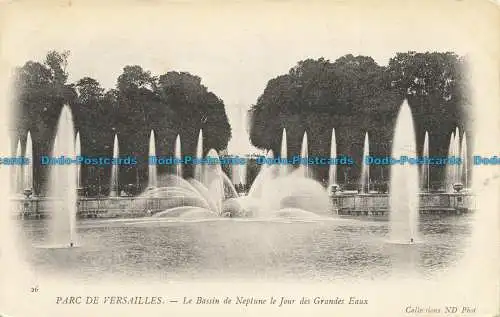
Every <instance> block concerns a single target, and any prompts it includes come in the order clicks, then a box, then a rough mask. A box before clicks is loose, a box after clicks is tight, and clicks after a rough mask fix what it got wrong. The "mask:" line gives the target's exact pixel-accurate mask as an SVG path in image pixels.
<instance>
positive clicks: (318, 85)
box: [249, 52, 472, 182]
mask: <svg viewBox="0 0 500 317" xmlns="http://www.w3.org/2000/svg"><path fill="white" fill-rule="evenodd" d="M465 67H466V58H465V57H463V56H458V55H457V54H455V53H453V52H423V53H422V52H406V53H397V54H396V55H395V56H394V57H392V58H391V59H390V60H389V63H388V65H387V66H380V65H378V64H377V63H376V62H375V61H374V60H373V58H371V57H369V56H353V55H351V54H349V55H345V56H342V57H340V58H338V59H337V60H335V61H333V62H331V61H329V60H326V59H324V58H319V59H307V60H303V61H300V62H298V63H297V65H296V66H294V67H292V68H291V69H290V70H289V72H288V73H287V74H283V75H280V76H277V77H275V78H273V79H271V80H269V82H268V83H267V86H266V88H265V90H264V92H263V93H262V95H261V96H260V97H259V98H258V100H257V102H256V104H254V105H252V107H251V109H250V113H249V114H250V116H251V118H252V120H251V133H250V139H251V142H252V144H253V145H255V146H256V147H258V148H262V149H272V150H273V152H274V153H279V151H280V146H281V135H282V129H283V128H286V130H287V141H288V151H289V155H299V154H300V148H301V142H302V137H303V134H304V132H305V131H307V134H308V141H309V155H318V156H329V155H330V139H331V131H332V128H335V129H336V139H337V153H339V154H343V155H348V156H351V157H352V158H354V160H355V162H356V163H357V164H355V165H354V166H340V167H339V176H338V178H339V181H340V182H344V181H346V180H347V181H348V182H357V180H358V179H359V175H360V172H361V164H360V163H361V159H362V153H363V141H364V135H365V133H366V132H368V133H369V137H370V154H371V155H381V156H389V155H390V152H391V145H392V138H393V131H394V125H395V119H396V116H397V113H398V110H399V107H400V105H401V104H402V102H403V100H404V99H405V98H406V99H407V100H408V102H409V105H410V108H411V110H412V114H413V116H414V122H415V129H416V137H417V147H418V153H416V155H421V153H422V146H423V142H424V135H425V132H426V131H428V132H429V138H430V153H429V154H430V155H431V156H445V155H447V150H448V144H449V138H450V135H451V133H452V132H453V131H454V130H455V127H457V126H458V127H459V128H460V129H461V131H464V130H466V131H467V134H468V135H469V136H470V135H471V133H470V132H471V131H470V127H469V124H468V123H469V121H468V120H467V119H468V118H469V115H470V108H471V103H470V100H469V93H468V89H469V88H468V82H467V72H466V70H465ZM471 143H472V142H468V144H471ZM315 172H316V178H317V179H320V180H324V179H327V178H328V176H327V175H328V167H322V168H316V167H315ZM389 173H390V168H389V167H375V168H372V171H371V176H372V179H373V180H380V181H383V180H387V179H388V177H389ZM431 174H432V175H431V177H432V179H431V181H432V182H440V181H441V180H442V177H443V171H442V169H441V168H438V167H431Z"/></svg>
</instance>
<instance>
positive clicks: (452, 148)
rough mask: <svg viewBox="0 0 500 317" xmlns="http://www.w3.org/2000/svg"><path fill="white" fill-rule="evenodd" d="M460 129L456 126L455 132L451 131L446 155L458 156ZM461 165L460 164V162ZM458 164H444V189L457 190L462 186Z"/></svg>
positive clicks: (459, 154)
mask: <svg viewBox="0 0 500 317" xmlns="http://www.w3.org/2000/svg"><path fill="white" fill-rule="evenodd" d="M460 156H461V151H460V130H459V129H458V127H457V128H456V129H455V132H453V133H452V135H451V137H450V145H449V147H448V157H454V158H460ZM460 165H461V164H460ZM460 165H459V164H453V163H449V164H447V165H446V176H445V177H446V178H445V184H446V191H448V192H453V191H456V192H459V191H460V190H461V189H462V188H463V184H462V183H461V174H460V172H461V170H462V169H461V167H460Z"/></svg>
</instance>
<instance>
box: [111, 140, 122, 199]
mask: <svg viewBox="0 0 500 317" xmlns="http://www.w3.org/2000/svg"><path fill="white" fill-rule="evenodd" d="M118 155H119V145H118V135H117V134H115V138H114V141H113V159H115V160H116V159H118ZM118 175H119V174H118V164H113V165H112V166H111V191H110V193H109V196H110V197H117V196H118V191H119V189H120V186H119V182H118Z"/></svg>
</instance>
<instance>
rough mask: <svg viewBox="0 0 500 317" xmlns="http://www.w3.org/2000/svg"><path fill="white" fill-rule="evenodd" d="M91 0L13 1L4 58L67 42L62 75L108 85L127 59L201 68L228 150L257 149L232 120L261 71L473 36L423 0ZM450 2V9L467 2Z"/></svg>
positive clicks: (261, 81) (265, 74)
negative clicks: (219, 102)
mask: <svg viewBox="0 0 500 317" xmlns="http://www.w3.org/2000/svg"><path fill="white" fill-rule="evenodd" d="M127 2H128V1H124V2H122V3H127ZM444 2H446V1H444ZM444 2H443V3H444ZM91 3H93V2H92V1H90V0H89V1H88V2H80V1H73V2H72V5H71V6H63V5H60V6H56V7H54V8H51V9H50V10H49V9H48V8H41V7H39V8H31V10H22V8H15V7H13V8H12V9H11V11H10V12H9V13H8V15H7V18H6V19H4V27H3V29H2V31H3V32H2V36H3V39H2V41H1V43H2V44H3V45H2V46H1V47H0V49H1V53H2V55H1V56H2V57H3V59H4V61H5V60H6V61H8V64H9V65H11V66H14V65H22V64H24V63H25V62H26V61H27V60H38V61H42V60H43V58H44V56H45V54H46V53H47V52H48V51H49V50H52V49H55V50H61V51H62V50H70V51H71V55H70V58H69V65H68V72H69V74H70V77H69V80H70V81H77V80H78V79H80V78H82V77H84V76H90V77H93V78H95V79H97V80H98V81H99V82H100V83H101V85H102V86H104V87H105V88H112V87H114V86H115V84H116V79H117V77H118V76H119V74H120V73H121V72H122V69H123V67H124V66H125V65H141V66H142V67H143V68H144V69H146V70H149V71H151V72H152V73H153V74H155V75H158V74H162V73H165V72H168V71H187V72H190V73H192V74H194V75H197V76H200V77H201V78H202V83H203V84H204V85H205V86H207V87H208V89H209V90H210V91H212V92H214V93H215V94H217V95H218V96H219V97H221V98H222V99H223V101H224V103H225V105H226V112H227V114H228V117H229V119H230V123H231V126H232V127H233V139H232V140H231V141H230V144H229V152H230V153H234V152H242V153H245V152H255V151H256V149H255V148H253V147H252V146H251V144H250V142H249V141H248V136H247V135H246V134H245V132H244V129H242V128H238V126H240V125H242V121H243V119H242V112H243V113H244V112H246V110H248V108H249V107H250V106H251V105H252V104H254V103H255V102H256V100H257V98H258V97H259V96H260V95H261V94H262V92H263V90H264V88H265V86H266V84H267V82H268V80H270V79H272V78H274V77H276V76H279V75H281V74H284V73H287V72H288V70H289V69H290V68H291V67H293V66H294V65H296V63H297V62H298V61H300V60H303V59H306V58H319V57H324V58H326V59H330V60H332V61H333V60H335V59H337V58H338V57H340V56H343V55H345V54H353V55H369V56H371V57H373V58H374V59H375V61H376V62H377V63H379V64H381V65H385V64H387V62H388V60H389V59H390V58H391V57H392V56H394V54H395V52H405V51H409V50H416V51H428V50H431V51H455V52H457V53H458V54H465V53H466V52H467V51H468V47H470V43H471V42H470V40H469V38H472V37H473V36H474V33H473V32H472V30H469V29H466V28H462V27H461V26H460V23H459V22H460V15H458V16H454V15H453V14H452V12H451V11H450V10H449V8H448V10H447V11H443V10H444V9H445V8H439V7H436V6H434V7H431V6H425V4H426V3H427V2H426V1H423V2H418V4H416V3H415V4H412V3H413V2H411V1H408V2H398V4H401V5H396V4H393V5H387V4H389V3H391V2H390V1H386V2H384V3H386V5H380V3H379V5H376V6H369V5H367V3H371V2H363V1H352V2H350V3H349V4H347V2H344V1H330V2H324V1H311V2H309V3H308V5H305V4H304V3H303V2H302V3H301V2H297V1H286V2H285V1H267V2H259V1H257V2H254V3H253V4H249V3H248V2H245V1H242V2H230V1H215V2H210V3H209V4H208V3H207V1H200V2H198V4H194V3H192V4H187V3H182V2H177V3H174V4H172V3H171V4H169V5H163V4H161V2H160V1H145V2H144V3H145V4H143V5H139V4H137V3H136V2H133V1H130V4H129V5H127V6H125V5H120V6H118V5H110V4H101V5H100V6H99V7H96V6H94V5H91ZM110 3H111V2H110ZM134 3H135V4H134ZM455 3H458V4H457V7H454V8H455V9H456V10H457V13H460V12H466V11H467V10H468V9H469V8H467V7H466V6H465V5H463V4H460V3H459V2H455ZM444 12H449V14H444ZM422 17H425V19H423V18H422Z"/></svg>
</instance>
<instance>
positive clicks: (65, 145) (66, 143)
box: [49, 105, 77, 246]
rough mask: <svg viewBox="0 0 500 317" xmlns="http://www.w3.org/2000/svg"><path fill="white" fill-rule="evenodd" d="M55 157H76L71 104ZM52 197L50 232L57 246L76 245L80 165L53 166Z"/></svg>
mask: <svg viewBox="0 0 500 317" xmlns="http://www.w3.org/2000/svg"><path fill="white" fill-rule="evenodd" d="M52 155H53V156H54V157H59V156H62V155H64V156H69V157H73V158H74V157H75V133H74V127H73V117H72V114H71V109H70V107H69V106H68V105H65V106H63V108H62V112H61V115H60V117H59V123H58V125H57V132H56V137H55V141H54V148H53V150H52ZM50 168H51V169H50V178H51V182H50V184H51V186H50V188H49V197H50V198H51V200H50V204H51V208H50V210H51V211H52V214H51V220H50V230H49V232H50V234H52V237H51V238H52V243H54V244H56V245H60V244H62V245H64V246H74V243H75V239H76V232H75V227H76V202H77V191H76V182H77V179H76V165H75V164H63V165H53V166H51V167H50Z"/></svg>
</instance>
